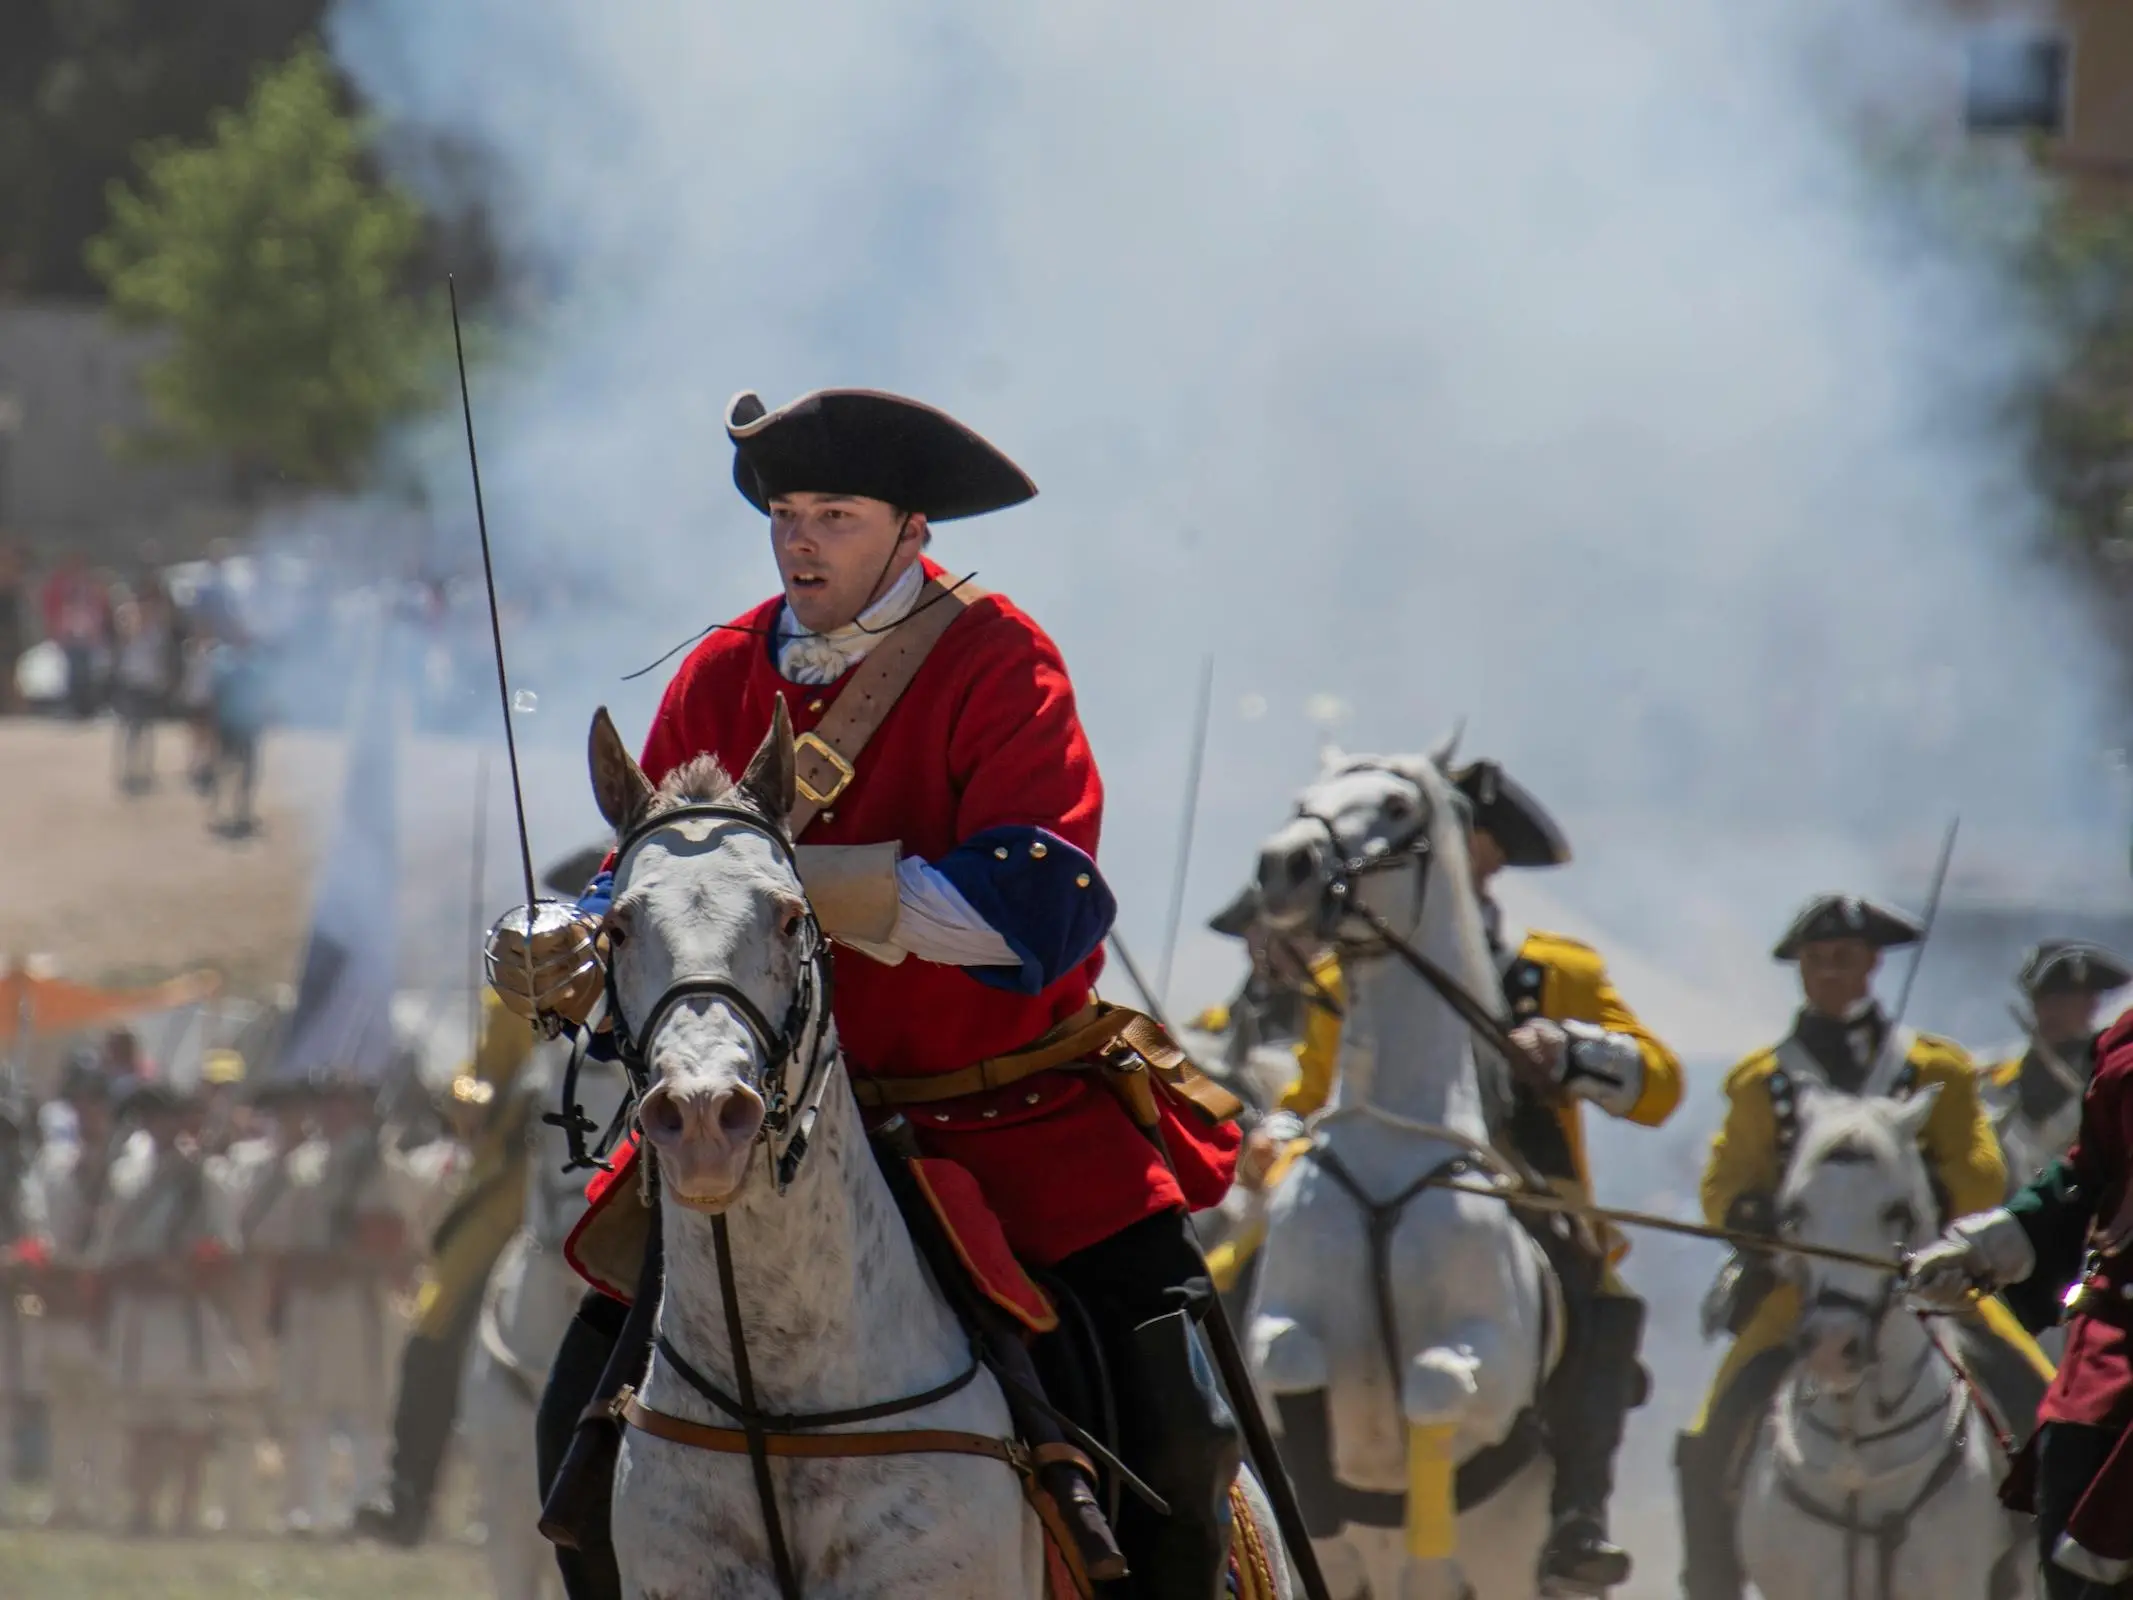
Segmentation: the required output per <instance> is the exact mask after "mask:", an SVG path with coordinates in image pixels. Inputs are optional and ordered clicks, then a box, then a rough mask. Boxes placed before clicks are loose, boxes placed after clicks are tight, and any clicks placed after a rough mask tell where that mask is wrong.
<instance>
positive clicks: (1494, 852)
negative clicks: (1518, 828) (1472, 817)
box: [1466, 828, 1503, 894]
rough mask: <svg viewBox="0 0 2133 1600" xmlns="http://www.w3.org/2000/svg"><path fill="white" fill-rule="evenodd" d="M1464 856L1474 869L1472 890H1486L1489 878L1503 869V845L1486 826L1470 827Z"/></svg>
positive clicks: (1479, 891)
mask: <svg viewBox="0 0 2133 1600" xmlns="http://www.w3.org/2000/svg"><path fill="white" fill-rule="evenodd" d="M1466 858H1467V860H1468V862H1470V863H1471V864H1472V866H1473V869H1474V892H1475V893H1477V894H1480V893H1482V892H1484V891H1486V890H1487V888H1488V886H1489V880H1490V879H1491V878H1493V877H1495V876H1496V874H1497V873H1499V872H1501V871H1503V846H1502V845H1500V844H1498V843H1497V842H1496V835H1495V834H1493V833H1491V832H1489V830H1488V829H1486V828H1470V829H1468V830H1467V835H1466Z"/></svg>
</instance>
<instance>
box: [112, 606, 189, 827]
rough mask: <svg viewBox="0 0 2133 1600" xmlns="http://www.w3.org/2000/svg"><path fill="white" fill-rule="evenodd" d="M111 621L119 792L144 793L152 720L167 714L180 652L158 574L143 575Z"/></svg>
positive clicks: (149, 783) (173, 612) (151, 757)
mask: <svg viewBox="0 0 2133 1600" xmlns="http://www.w3.org/2000/svg"><path fill="white" fill-rule="evenodd" d="M117 622H118V667H117V671H116V672H115V673H114V675H113V677H114V684H113V688H114V691H115V694H114V698H115V699H116V701H117V705H118V714H119V743H118V758H119V789H120V792H122V793H124V794H146V793H147V792H148V791H149V790H150V789H152V788H154V787H155V724H156V719H157V718H159V717H161V716H163V715H164V714H165V713H166V712H167V711H168V710H169V709H170V705H171V701H172V699H173V697H174V691H175V690H176V688H177V681H176V670H175V669H176V665H177V662H178V659H179V656H180V653H181V651H182V649H183V644H182V641H181V640H180V637H179V633H178V613H177V607H176V606H174V605H173V604H172V603H171V599H170V591H169V590H168V589H167V588H165V587H164V586H163V580H162V578H161V576H160V575H158V574H156V573H154V572H149V573H147V574H145V575H143V576H142V577H141V578H139V579H137V580H136V582H135V585H134V593H133V595H132V597H131V598H130V599H128V600H127V601H125V603H124V604H122V605H121V606H120V607H119V609H118V616H117Z"/></svg>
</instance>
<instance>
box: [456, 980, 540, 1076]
mask: <svg viewBox="0 0 2133 1600" xmlns="http://www.w3.org/2000/svg"><path fill="white" fill-rule="evenodd" d="M532 1055H533V1024H532V1023H530V1022H528V1021H527V1020H526V1019H525V1018H524V1017H521V1016H518V1015H516V1014H514V1013H513V1012H511V1011H509V1010H507V1009H506V1008H505V1006H504V1003H503V1001H501V1000H499V999H497V998H496V992H495V991H494V990H493V989H483V990H482V992H481V1037H480V1038H479V1039H477V1040H476V1041H475V1044H474V1059H473V1060H472V1061H470V1062H468V1063H467V1066H466V1068H465V1071H466V1073H467V1075H468V1076H470V1077H474V1078H479V1079H480V1080H481V1081H482V1082H483V1083H486V1084H488V1085H490V1086H491V1087H492V1088H494V1089H495V1090H496V1091H497V1093H498V1094H499V1095H501V1094H502V1092H503V1091H504V1090H506V1089H508V1088H510V1087H511V1085H512V1083H513V1082H515V1081H516V1080H517V1078H518V1075H519V1071H520V1069H521V1068H523V1067H524V1066H525V1065H526V1062H527V1061H528V1059H530V1058H531V1057H532Z"/></svg>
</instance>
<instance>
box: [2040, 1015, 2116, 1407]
mask: <svg viewBox="0 0 2133 1600" xmlns="http://www.w3.org/2000/svg"><path fill="white" fill-rule="evenodd" d="M2129 1161H2133V1017H2128V1018H2126V1019H2123V1020H2121V1021H2120V1022H2118V1023H2117V1024H2116V1025H2114V1026H2113V1027H2112V1028H2111V1029H2110V1030H2109V1031H2108V1032H2106V1033H2105V1034H2104V1036H2103V1038H2102V1039H2101V1040H2100V1041H2099V1042H2098V1044H2097V1047H2096V1070H2095V1073H2094V1075H2093V1076H2092V1077H2091V1078H2090V1079H2089V1088H2088V1092H2087V1094H2086V1095H2085V1096H2084V1097H2083V1101H2082V1108H2081V1133H2080V1136H2079V1137H2078V1138H2077V1139H2076V1140H2075V1141H2074V1148H2073V1149H2072V1150H2071V1151H2070V1152H2069V1153H2068V1155H2067V1162H2068V1164H2069V1165H2070V1166H2071V1167H2072V1169H2073V1171H2074V1173H2075V1175H2076V1181H2077V1182H2078V1183H2079V1185H2080V1187H2081V1189H2082V1190H2084V1191H2086V1193H2087V1195H2088V1196H2089V1197H2090V1199H2091V1201H2092V1204H2093V1212H2094V1216H2095V1221H2096V1227H2097V1228H2098V1229H2099V1230H2101V1229H2107V1228H2109V1227H2110V1226H2111V1223H2112V1220H2113V1219H2114V1218H2116V1217H2118V1216H2119V1215H2120V1214H2121V1212H2122V1211H2124V1209H2125V1208H2126V1206H2127V1203H2128V1202H2127V1185H2128V1183H2129V1182H2133V1166H2129ZM2088 1284H2089V1287H2088V1289H2087V1291H2086V1292H2085V1293H2084V1295H2083V1297H2082V1300H2081V1302H2080V1305H2079V1307H2078V1308H2077V1309H2076V1310H2075V1312H2074V1314H2073V1315H2071V1316H2070V1317H2068V1318H2067V1322H2066V1354H2065V1355H2064V1356H2062V1357H2061V1358H2060V1360H2059V1374H2058V1377H2057V1378H2056V1379H2055V1380H2054V1381H2053V1383H2052V1386H2051V1390H2050V1392H2049V1393H2047V1394H2046V1395H2045V1397H2044V1404H2043V1405H2042V1406H2041V1407H2039V1408H2038V1412H2037V1420H2038V1421H2039V1422H2040V1423H2041V1422H2082V1423H2088V1424H2091V1425H2092V1426H2095V1427H2105V1428H2120V1429H2123V1428H2125V1427H2127V1426H2128V1425H2129V1424H2133V1249H2127V1250H2123V1251H2121V1252H2119V1253H2118V1254H2116V1255H2112V1256H2106V1257H2105V1258H2104V1259H2103V1260H2102V1261H2101V1262H2100V1263H2099V1265H2098V1267H2097V1270H2096V1272H2095V1273H2094V1274H2093V1275H2092V1276H2091V1277H2090V1278H2089V1280H2088Z"/></svg>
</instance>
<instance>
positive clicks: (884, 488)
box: [726, 389, 1037, 522]
mask: <svg viewBox="0 0 2133 1600" xmlns="http://www.w3.org/2000/svg"><path fill="white" fill-rule="evenodd" d="M726 436H727V437H728V438H730V439H731V440H732V441H733V482H734V486H735V487H736V488H738V489H739V490H740V491H741V494H742V495H743V496H744V497H745V498H746V499H747V501H748V503H749V504H750V505H752V506H754V507H755V508H756V510H758V511H763V512H768V511H769V510H770V502H771V500H772V499H773V498H774V497H775V496H778V495H781V494H801V493H807V494H853V495H864V496H866V497H867V498H868V499H870V500H886V501H887V502H888V503H889V504H890V505H892V506H895V507H896V508H897V509H898V510H899V511H916V512H920V513H922V514H923V515H924V516H925V518H926V520H927V521H929V522H946V521H948V520H949V519H951V518H953V517H975V516H982V515H983V514H984V513H985V512H988V511H999V510H1001V509H1003V508H1004V507H1007V506H1014V505H1020V504H1021V503H1022V502H1023V501H1025V500H1027V499H1029V498H1030V497H1031V496H1033V495H1035V494H1036V492H1037V486H1036V484H1034V483H1032V482H1031V481H1030V477H1029V474H1028V473H1026V472H1024V471H1023V470H1022V469H1021V468H1020V467H1018V466H1016V465H1015V464H1014V463H1013V462H1012V461H1010V460H1008V459H1007V457H1006V456H1005V455H1003V454H1002V453H1001V452H1000V451H999V450H998V449H996V448H995V447H994V446H992V445H991V444H989V443H987V442H986V441H985V440H984V439H982V438H980V437H979V436H978V435H977V434H976V433H974V432H972V431H971V430H970V429H969V428H966V427H965V426H963V424H962V423H960V422H958V421H956V420H955V418H953V417H951V416H949V415H948V413H947V412H945V411H937V410H935V409H934V408H933V407H932V406H929V405H923V404H921V403H920V402H918V401H916V400H906V399H904V398H903V397H902V396H901V395H894V394H883V393H881V392H880V391H879V390H875V389H817V390H816V391H815V392H814V393H813V394H804V395H802V396H801V397H800V398H799V399H797V400H795V401H793V402H792V403H791V404H790V405H785V406H780V407H779V408H778V409H777V410H775V411H769V410H766V409H765V408H764V405H763V402H762V400H761V399H760V398H759V397H758V396H757V395H756V394H755V393H754V392H753V391H744V392H743V393H741V394H737V395H735V396H734V397H733V399H732V400H731V401H730V402H728V404H727V406H726Z"/></svg>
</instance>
